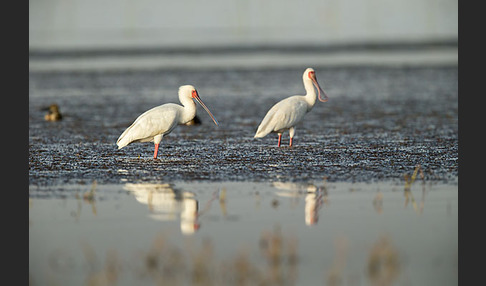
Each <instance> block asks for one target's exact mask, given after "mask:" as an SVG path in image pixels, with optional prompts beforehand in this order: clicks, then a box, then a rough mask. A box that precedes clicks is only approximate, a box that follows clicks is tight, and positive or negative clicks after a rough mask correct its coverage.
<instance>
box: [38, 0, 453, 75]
mask: <svg viewBox="0 0 486 286" xmlns="http://www.w3.org/2000/svg"><path fill="white" fill-rule="evenodd" d="M457 41H458V1H457V0H395V1H385V0H301V1H281V0H268V1H258V0H247V1H236V0H211V1H196V0H179V1H167V0H162V1H155V0H140V1H130V0H118V1H113V0H102V1H94V0H85V1H82V0H74V1H58V0H36V1H29V49H30V56H31V70H36V69H41V68H42V66H40V63H39V62H34V60H36V59H37V60H40V59H42V56H51V57H52V56H53V55H54V52H56V53H57V55H59V52H61V54H62V55H63V56H67V55H73V53H76V54H77V55H80V54H83V53H84V54H90V55H93V54H95V55H100V54H103V52H105V53H106V52H107V51H109V53H110V54H111V55H112V56H113V55H116V53H114V52H115V51H118V53H124V55H125V56H127V55H131V56H136V55H147V53H152V55H154V54H159V55H160V54H166V53H167V52H172V53H174V52H181V51H192V52H194V51H206V52H207V51H216V52H217V53H222V54H223V55H224V54H225V53H226V52H228V51H230V50H231V51H232V52H233V53H238V52H239V53H242V52H249V51H252V52H255V51H259V52H268V51H281V52H293V53H326V54H327V57H324V55H322V54H321V58H320V59H315V60H317V61H319V60H320V61H321V62H322V63H326V62H328V63H330V64H331V65H332V64H339V63H343V62H344V63H346V64H350V63H353V62H355V63H357V64H360V63H363V62H365V63H369V62H370V61H371V62H373V61H375V62H381V63H383V62H384V61H385V62H386V61H391V59H389V57H388V58H386V55H383V52H384V51H383V50H395V52H396V50H397V48H399V49H400V50H404V49H407V50H411V49H412V50H413V49H415V50H416V49H417V47H420V48H422V54H421V55H419V56H418V57H415V58H416V61H417V62H423V61H424V60H427V59H428V60H429V61H434V62H438V61H442V62H444V61H447V62H448V63H451V62H453V63H455V62H457ZM424 47H425V48H426V49H425V50H424V49H423V48H424ZM432 48H433V49H435V50H434V52H435V53H434V54H433V56H432V57H431V55H430V52H431V50H430V49H432ZM377 49H380V52H381V53H382V57H381V58H376V55H373V56H374V57H373V58H369V57H368V58H367V59H366V60H365V59H364V58H365V57H364V55H362V54H361V55H359V56H357V55H356V52H357V51H359V52H363V51H370V50H375V51H376V50H377ZM349 52H353V53H352V55H351V56H352V58H349V59H347V55H349ZM331 53H332V54H333V57H330V56H329V54H331ZM340 53H346V55H343V54H340ZM424 53H427V54H424ZM395 55H396V54H395ZM368 56H369V54H368ZM323 57H324V58H323ZM244 58H245V57H243V59H241V60H243V61H238V60H237V59H236V58H235V57H234V56H233V57H232V61H233V62H232V63H228V62H227V61H220V62H213V63H212V65H215V66H222V65H223V66H224V65H225V64H226V66H227V67H229V66H233V67H234V66H235V65H236V66H237V65H238V64H239V65H250V64H252V65H256V64H260V65H263V63H262V62H261V60H254V61H253V62H251V61H250V62H249V63H244V60H245V59H244ZM314 58H315V57H314ZM50 60H52V58H50ZM275 60H277V59H275ZM279 60H285V61H287V65H291V64H292V61H297V59H293V58H287V59H286V58H284V59H279ZM408 60H409V58H403V57H402V58H400V57H399V56H398V57H396V59H395V60H393V63H396V62H397V61H399V62H404V61H408ZM208 61H211V60H208ZM106 64H108V63H107V62H105V66H106ZM198 64H201V65H204V64H207V63H206V62H205V61H204V59H191V65H192V66H194V65H198ZM271 64H272V63H271V60H270V63H269V61H268V60H267V61H266V62H265V64H264V65H271ZM296 64H299V66H300V64H301V63H300V62H299V63H296ZM60 65H61V64H60V63H58V64H57V66H56V65H54V64H52V65H50V66H44V68H47V67H50V68H56V67H57V68H59V69H60V68H61V67H60ZM118 65H119V67H123V64H122V63H118ZM126 65H128V64H126ZM138 65H139V67H142V66H147V65H149V66H151V67H160V66H165V67H177V66H179V65H184V61H183V60H181V61H179V63H175V62H170V61H168V60H167V59H165V60H163V59H160V58H159V59H155V61H154V62H151V63H141V62H140V61H139V62H138ZM82 66H83V67H84V68H88V66H89V67H91V68H96V63H91V64H89V63H86V62H85V63H83V65H82ZM132 66H133V62H132ZM78 68H81V66H80V65H78Z"/></svg>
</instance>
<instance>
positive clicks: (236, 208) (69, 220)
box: [29, 181, 458, 285]
mask: <svg viewBox="0 0 486 286" xmlns="http://www.w3.org/2000/svg"><path fill="white" fill-rule="evenodd" d="M29 191H30V199H29V274H30V280H31V282H33V285H48V284H50V283H54V284H57V283H58V284H61V285H62V284H66V283H69V284H78V285H79V284H83V283H87V282H94V281H98V282H99V281H101V280H103V279H104V280H105V282H106V281H110V282H113V283H115V284H116V285H134V284H137V285H154V284H155V283H161V282H162V281H164V285H166V284H169V285H170V283H171V282H173V283H175V284H174V285H179V284H178V283H189V284H191V283H193V284H197V283H202V284H204V283H203V282H207V283H208V284H209V285H229V284H232V283H233V282H234V281H240V280H241V279H243V280H245V281H247V282H248V283H250V284H254V283H257V282H262V281H267V282H269V281H273V282H275V283H278V284H279V285H322V284H323V283H324V284H326V285H335V283H338V282H340V283H342V284H344V285H457V281H458V193H457V191H458V190H457V185H456V184H440V183H430V182H425V183H424V182H422V181H416V182H415V183H414V184H413V185H412V186H411V188H405V186H404V184H396V183H393V182H380V183H343V182H341V183H330V182H326V181H309V182H306V183H292V182H281V181H276V182H269V183H257V182H172V183H165V182H158V183H140V182H127V183H125V184H107V185H103V184H96V183H94V184H93V185H89V184H88V185H59V186H50V187H34V186H31V187H30V189H29ZM238 279H240V280H238ZM380 283H382V284H380Z"/></svg>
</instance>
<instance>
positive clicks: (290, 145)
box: [289, 137, 292, 147]
mask: <svg viewBox="0 0 486 286" xmlns="http://www.w3.org/2000/svg"><path fill="white" fill-rule="evenodd" d="M289 147H292V137H290V143H289Z"/></svg>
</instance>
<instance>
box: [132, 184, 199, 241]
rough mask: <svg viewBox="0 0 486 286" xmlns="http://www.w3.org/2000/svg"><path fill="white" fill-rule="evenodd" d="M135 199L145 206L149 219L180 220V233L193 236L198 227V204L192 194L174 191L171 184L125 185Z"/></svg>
mask: <svg viewBox="0 0 486 286" xmlns="http://www.w3.org/2000/svg"><path fill="white" fill-rule="evenodd" d="M124 189H126V190H128V191H130V192H131V193H132V194H133V195H134V196H135V199H136V200H137V201H138V202H139V203H142V204H146V205H147V206H148V208H149V210H150V212H151V214H150V215H149V217H150V218H152V219H155V220H159V221H173V220H177V219H178V216H179V218H180V227H181V232H182V234H184V235H191V234H194V233H195V232H196V231H197V230H198V229H199V227H200V224H199V222H198V209H199V203H198V201H197V200H196V199H195V198H194V193H192V192H186V191H180V190H177V189H174V188H173V186H172V185H171V184H149V183H144V184H132V183H128V184H125V186H124Z"/></svg>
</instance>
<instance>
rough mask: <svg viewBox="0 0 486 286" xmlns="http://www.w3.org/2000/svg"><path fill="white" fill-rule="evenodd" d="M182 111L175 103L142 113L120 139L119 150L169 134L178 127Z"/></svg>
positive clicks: (118, 142)
mask: <svg viewBox="0 0 486 286" xmlns="http://www.w3.org/2000/svg"><path fill="white" fill-rule="evenodd" d="M180 109H182V107H181V106H179V105H177V104H173V103H168V104H164V105H161V106H157V107H154V108H152V109H150V110H147V111H146V112H144V113H142V114H141V115H140V116H139V117H138V118H137V119H135V121H134V122H133V123H132V125H130V127H128V128H127V129H126V130H125V131H124V132H123V133H122V134H121V135H120V137H119V138H118V140H117V142H116V143H117V145H118V148H122V147H124V146H126V145H128V144H130V143H132V142H139V141H141V142H146V141H152V140H153V137H154V136H155V135H158V134H167V133H169V132H171V131H172V129H174V128H175V127H176V126H177V122H178V120H177V116H178V114H179V112H180Z"/></svg>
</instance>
